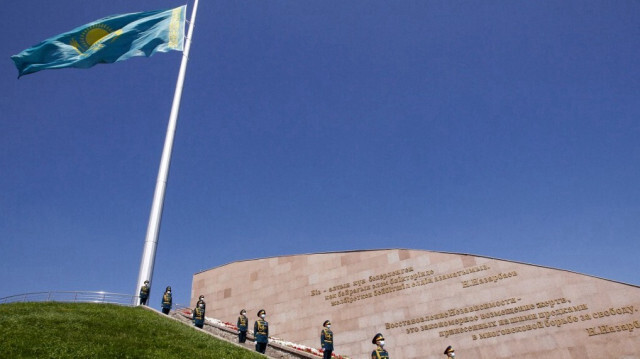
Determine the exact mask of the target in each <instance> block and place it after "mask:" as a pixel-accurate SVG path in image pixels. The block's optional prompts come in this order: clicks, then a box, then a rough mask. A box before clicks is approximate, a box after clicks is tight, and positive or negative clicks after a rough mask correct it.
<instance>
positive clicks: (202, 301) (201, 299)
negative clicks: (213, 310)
mask: <svg viewBox="0 0 640 359" xmlns="http://www.w3.org/2000/svg"><path fill="white" fill-rule="evenodd" d="M200 304H202V305H204V307H203V308H202V309H204V310H207V303H205V302H204V295H201V296H200V297H199V298H198V302H197V303H196V307H198V306H200Z"/></svg>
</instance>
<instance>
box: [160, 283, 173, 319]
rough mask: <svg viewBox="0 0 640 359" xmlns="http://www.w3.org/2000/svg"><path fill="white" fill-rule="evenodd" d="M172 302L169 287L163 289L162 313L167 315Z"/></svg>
mask: <svg viewBox="0 0 640 359" xmlns="http://www.w3.org/2000/svg"><path fill="white" fill-rule="evenodd" d="M172 301H173V299H172V298H171V287H167V289H165V291H164V294H163V295H162V313H164V314H169V311H170V310H171V303H172Z"/></svg>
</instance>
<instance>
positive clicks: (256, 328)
mask: <svg viewBox="0 0 640 359" xmlns="http://www.w3.org/2000/svg"><path fill="white" fill-rule="evenodd" d="M263 314H264V315H266V314H267V313H266V312H265V311H264V309H260V310H259V311H258V317H259V318H260V319H258V320H256V322H255V323H254V324H253V336H254V337H255V338H256V351H257V352H258V353H262V354H264V352H265V351H266V350H267V343H268V342H269V323H267V322H266V321H265V320H264V318H262V315H263Z"/></svg>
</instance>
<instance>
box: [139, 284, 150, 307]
mask: <svg viewBox="0 0 640 359" xmlns="http://www.w3.org/2000/svg"><path fill="white" fill-rule="evenodd" d="M150 290H151V287H149V281H148V280H145V281H144V285H143V286H142V287H140V305H147V299H149V291H150Z"/></svg>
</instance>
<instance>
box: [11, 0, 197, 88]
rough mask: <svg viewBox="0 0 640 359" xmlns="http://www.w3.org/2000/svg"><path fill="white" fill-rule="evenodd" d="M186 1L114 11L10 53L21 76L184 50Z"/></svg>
mask: <svg viewBox="0 0 640 359" xmlns="http://www.w3.org/2000/svg"><path fill="white" fill-rule="evenodd" d="M185 13H186V5H185V6H180V7H177V8H175V9H170V10H158V11H148V12H138V13H132V14H124V15H113V16H109V17H105V18H103V19H100V20H97V21H94V22H92V23H89V24H86V25H84V26H80V27H78V28H75V29H73V30H71V31H69V32H66V33H64V34H60V35H58V36H54V37H52V38H49V39H47V40H44V41H43V42H41V43H39V44H38V45H35V46H33V47H31V48H28V49H26V50H24V51H22V52H21V53H19V54H17V55H14V56H11V59H12V60H13V62H14V63H15V65H16V67H17V68H18V77H20V76H23V75H27V74H31V73H34V72H37V71H40V70H46V69H60V68H65V67H76V68H88V67H91V66H94V65H96V64H99V63H113V62H117V61H122V60H126V59H128V58H130V57H133V56H147V57H149V56H151V55H153V54H154V53H155V52H167V51H169V50H177V51H182V49H183V46H184V23H185Z"/></svg>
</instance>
